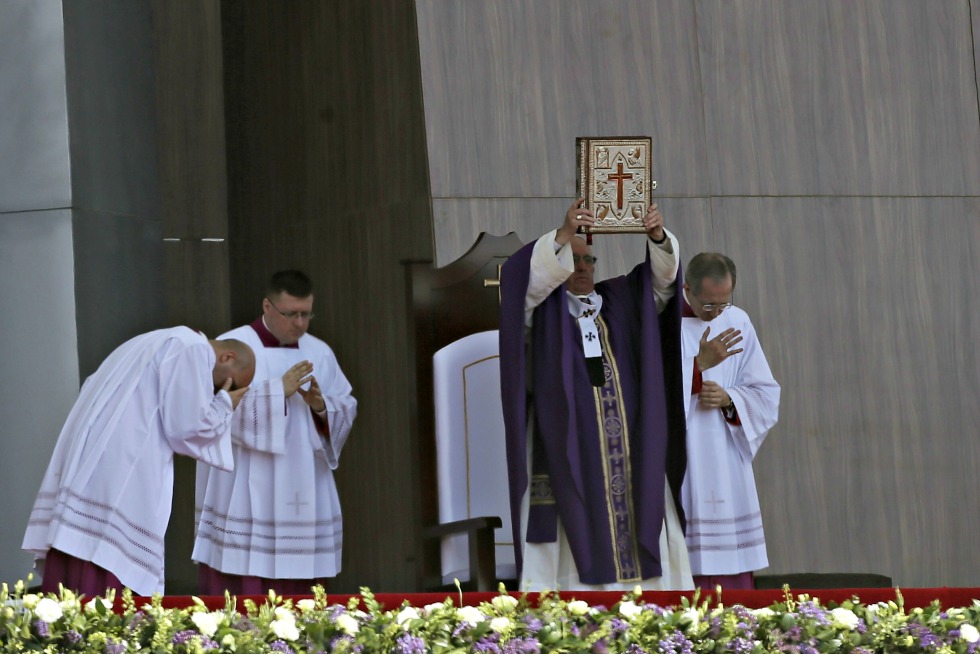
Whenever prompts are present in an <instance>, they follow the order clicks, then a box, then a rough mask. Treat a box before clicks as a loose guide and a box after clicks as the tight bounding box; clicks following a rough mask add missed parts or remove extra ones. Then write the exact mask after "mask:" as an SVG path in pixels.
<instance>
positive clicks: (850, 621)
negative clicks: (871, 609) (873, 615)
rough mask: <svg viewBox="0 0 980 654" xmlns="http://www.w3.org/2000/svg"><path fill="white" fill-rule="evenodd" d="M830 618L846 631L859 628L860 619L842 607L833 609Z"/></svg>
mask: <svg viewBox="0 0 980 654" xmlns="http://www.w3.org/2000/svg"><path fill="white" fill-rule="evenodd" d="M830 617H831V618H832V619H833V621H834V624H836V625H837V626H838V627H842V628H844V629H854V628H855V627H857V626H858V622H860V620H859V619H858V617H857V616H856V615H854V611H852V610H850V609H845V608H841V607H838V608H836V609H833V610H832V611H831V612H830Z"/></svg>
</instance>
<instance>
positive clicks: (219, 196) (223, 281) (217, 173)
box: [151, 0, 231, 594]
mask: <svg viewBox="0 0 980 654" xmlns="http://www.w3.org/2000/svg"><path fill="white" fill-rule="evenodd" d="M151 7H152V14H153V32H154V42H155V46H156V57H155V65H154V73H155V80H156V122H157V143H156V146H157V149H158V156H157V161H158V165H159V183H160V205H161V207H160V214H161V215H160V217H161V222H162V226H163V230H162V231H163V236H164V239H167V240H165V241H164V242H163V243H162V244H161V246H162V248H163V255H164V261H165V267H166V297H165V301H166V307H167V322H168V324H170V325H187V326H189V327H192V328H194V329H200V330H201V331H203V332H204V333H205V334H207V335H208V336H209V337H211V338H214V337H215V336H217V335H218V334H221V333H222V332H224V331H226V330H227V329H228V328H229V326H230V320H229V317H230V306H231V304H230V302H229V299H228V298H229V285H228V241H227V238H228V205H227V182H226V173H225V121H224V94H223V91H222V87H223V84H222V79H223V67H222V49H221V5H220V2H218V0H208V1H206V2H196V3H193V4H191V3H186V4H185V3H175V2H167V1H166V0H153V1H152V3H151ZM204 239H210V240H204ZM194 480H195V462H194V461H192V460H191V459H188V458H185V457H179V456H178V457H176V459H175V462H174V500H173V513H172V514H171V519H170V527H169V528H168V530H167V542H166V545H167V558H166V570H167V592H168V593H171V594H180V593H196V592H197V568H196V566H194V565H193V563H192V562H191V558H190V557H191V550H192V549H193V541H194Z"/></svg>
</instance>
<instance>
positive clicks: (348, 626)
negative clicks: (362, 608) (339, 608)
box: [337, 613, 361, 636]
mask: <svg viewBox="0 0 980 654" xmlns="http://www.w3.org/2000/svg"><path fill="white" fill-rule="evenodd" d="M337 626H338V627H339V628H340V630H341V631H343V632H344V633H345V634H347V635H348V636H353V635H354V634H356V633H357V632H358V630H359V629H360V628H361V627H360V625H358V624H357V620H355V619H354V616H352V615H350V614H349V613H341V614H340V615H338V616H337Z"/></svg>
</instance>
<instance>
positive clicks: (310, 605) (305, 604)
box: [296, 598, 316, 613]
mask: <svg viewBox="0 0 980 654" xmlns="http://www.w3.org/2000/svg"><path fill="white" fill-rule="evenodd" d="M296 608H298V609H299V610H300V611H302V612H303V613H309V612H310V611H312V610H313V609H315V608H316V600H311V599H309V598H307V599H301V600H300V601H298V602H296Z"/></svg>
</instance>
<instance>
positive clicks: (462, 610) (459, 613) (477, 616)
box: [456, 606, 487, 625]
mask: <svg viewBox="0 0 980 654" xmlns="http://www.w3.org/2000/svg"><path fill="white" fill-rule="evenodd" d="M456 617H458V618H459V619H460V620H462V621H463V622H469V623H470V624H471V625H476V624H479V623H480V622H483V621H484V620H486V619H487V617H486V616H485V615H483V614H482V613H481V612H480V609H478V608H476V607H475V606H461V607H459V608H458V609H456Z"/></svg>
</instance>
